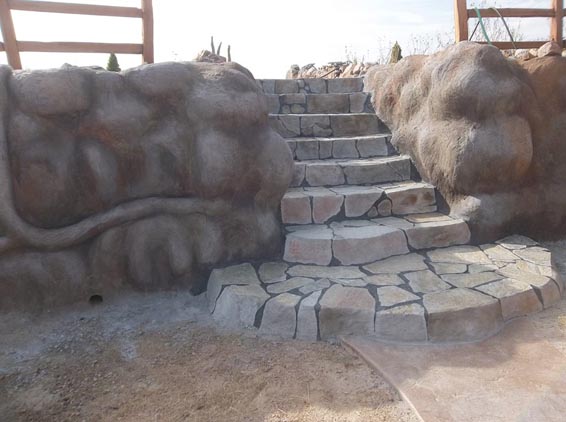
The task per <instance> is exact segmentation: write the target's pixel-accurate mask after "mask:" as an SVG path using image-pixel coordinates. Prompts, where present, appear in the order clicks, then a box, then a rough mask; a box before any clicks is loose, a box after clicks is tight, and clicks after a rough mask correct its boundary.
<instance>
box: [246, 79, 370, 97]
mask: <svg viewBox="0 0 566 422" xmlns="http://www.w3.org/2000/svg"><path fill="white" fill-rule="evenodd" d="M257 82H258V84H259V86H260V87H261V88H262V89H263V92H265V93H266V94H350V93H353V92H363V90H364V79H363V78H339V79H321V78H312V79H259V80H258V81H257Z"/></svg>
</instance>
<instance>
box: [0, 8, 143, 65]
mask: <svg viewBox="0 0 566 422" xmlns="http://www.w3.org/2000/svg"><path fill="white" fill-rule="evenodd" d="M12 10H23V11H26V12H43V13H66V14H73V15H91V16H112V17H121V18H140V19H142V26H143V31H142V40H143V41H142V43H141V44H119V43H94V42H40V41H18V40H17V38H16V31H15V28H14V22H13V20H12ZM0 27H1V28H2V37H3V38H4V42H3V43H0V51H5V52H6V55H7V56H8V63H9V64H10V66H12V68H14V69H21V68H22V61H21V58H20V52H22V51H33V52H48V53H116V54H141V55H142V57H143V62H144V63H153V61H154V53H153V5H152V0H141V7H140V8H137V7H122V6H102V5H96V4H79V3H62V2H52V1H37V0H0Z"/></svg>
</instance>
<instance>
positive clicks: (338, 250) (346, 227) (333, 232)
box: [283, 213, 470, 265]
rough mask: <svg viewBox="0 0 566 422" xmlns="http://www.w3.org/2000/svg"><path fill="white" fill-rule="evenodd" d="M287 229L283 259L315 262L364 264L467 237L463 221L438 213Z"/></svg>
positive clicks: (461, 243)
mask: <svg viewBox="0 0 566 422" xmlns="http://www.w3.org/2000/svg"><path fill="white" fill-rule="evenodd" d="M286 230H287V235H286V238H285V253H284V256H283V259H284V260H285V261H287V262H290V263H301V264H316V265H359V264H367V263H369V262H373V261H377V260H380V259H384V258H387V257H390V256H393V255H403V254H407V253H409V251H410V250H421V249H430V248H439V247H447V246H454V245H463V244H466V243H468V242H469V241H470V231H469V229H468V225H467V224H466V223H465V222H464V221H462V220H459V219H453V218H451V217H449V216H446V215H442V214H437V213H428V214H415V215H410V216H405V217H384V218H376V219H372V220H347V221H341V222H334V223H330V224H313V225H302V226H300V225H297V226H287V227H286Z"/></svg>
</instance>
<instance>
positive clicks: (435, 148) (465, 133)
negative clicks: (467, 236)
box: [366, 42, 566, 243]
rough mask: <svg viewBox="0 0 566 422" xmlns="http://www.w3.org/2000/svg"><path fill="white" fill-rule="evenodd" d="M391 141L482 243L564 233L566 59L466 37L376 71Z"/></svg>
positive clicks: (374, 83)
mask: <svg viewBox="0 0 566 422" xmlns="http://www.w3.org/2000/svg"><path fill="white" fill-rule="evenodd" d="M366 89H367V90H368V91H369V92H371V93H372V94H373V105H374V107H375V110H376V113H377V115H378V116H379V117H380V119H381V120H383V121H384V122H385V123H386V124H387V126H388V127H389V128H390V129H391V131H392V138H391V143H392V144H393V145H394V146H395V147H396V148H397V149H398V150H399V152H400V153H402V154H407V155H409V156H410V157H411V158H412V160H413V162H414V163H415V165H416V168H417V169H418V172H419V173H420V175H421V176H422V177H423V179H424V180H425V181H427V182H429V183H431V184H432V185H434V186H436V187H437V188H438V190H439V191H440V192H441V193H442V195H443V197H444V198H445V199H446V200H447V201H448V204H449V205H450V206H451V209H452V214H453V215H457V216H459V217H462V218H463V219H464V220H466V221H467V222H468V224H469V225H470V229H471V231H472V239H473V241H474V242H476V243H477V242H484V241H493V240H495V239H497V238H500V237H502V236H503V235H507V234H511V233H522V234H525V235H529V236H534V237H536V238H540V237H541V236H549V235H557V234H563V233H565V223H564V222H565V221H566V218H565V217H566V164H565V163H566V117H565V116H566V58H565V57H561V56H549V57H541V58H535V59H532V60H529V61H527V62H520V61H516V60H513V59H507V58H505V57H504V56H503V55H502V54H501V52H500V51H499V50H498V49H497V48H495V47H491V46H485V45H479V44H475V43H471V42H461V43H459V44H457V45H454V46H452V47H449V48H447V49H446V50H444V51H441V52H439V53H437V54H434V55H431V56H412V57H407V58H405V59H403V60H402V61H401V62H399V63H397V64H395V65H389V66H375V67H373V68H372V69H371V70H370V71H369V72H368V75H367V78H366Z"/></svg>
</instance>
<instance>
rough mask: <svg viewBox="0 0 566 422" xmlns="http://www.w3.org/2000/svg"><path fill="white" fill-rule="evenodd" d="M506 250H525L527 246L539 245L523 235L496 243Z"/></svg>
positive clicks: (509, 237)
mask: <svg viewBox="0 0 566 422" xmlns="http://www.w3.org/2000/svg"><path fill="white" fill-rule="evenodd" d="M495 243H497V244H499V245H501V246H503V247H504V248H507V249H511V250H515V249H525V248H526V247H527V246H537V245H538V243H537V242H535V241H534V240H532V239H529V238H528V237H525V236H521V235H513V236H508V237H506V238H504V239H501V240H498V241H497V242H495Z"/></svg>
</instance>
